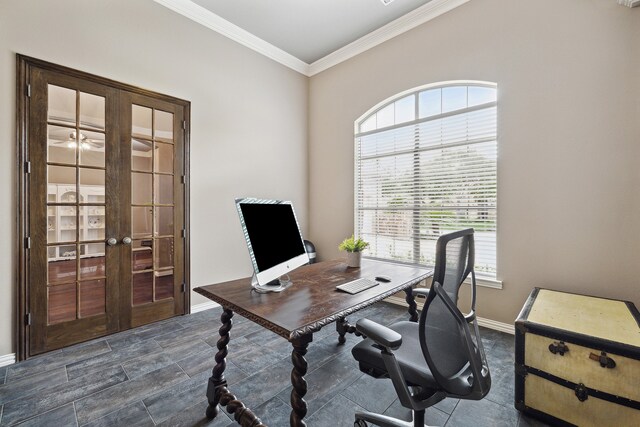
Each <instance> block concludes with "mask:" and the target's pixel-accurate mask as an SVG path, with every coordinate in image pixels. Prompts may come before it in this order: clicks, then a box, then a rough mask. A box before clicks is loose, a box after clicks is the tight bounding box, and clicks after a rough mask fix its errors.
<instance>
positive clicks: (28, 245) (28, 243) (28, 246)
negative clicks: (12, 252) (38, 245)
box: [24, 237, 31, 249]
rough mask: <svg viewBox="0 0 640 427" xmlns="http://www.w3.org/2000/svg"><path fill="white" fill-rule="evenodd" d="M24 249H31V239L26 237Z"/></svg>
mask: <svg viewBox="0 0 640 427" xmlns="http://www.w3.org/2000/svg"><path fill="white" fill-rule="evenodd" d="M24 247H25V248H27V249H31V237H25V239H24Z"/></svg>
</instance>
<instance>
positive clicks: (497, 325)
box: [385, 297, 516, 335]
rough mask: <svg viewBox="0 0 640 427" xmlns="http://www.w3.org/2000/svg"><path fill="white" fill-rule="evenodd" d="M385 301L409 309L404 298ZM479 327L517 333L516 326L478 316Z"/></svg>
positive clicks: (512, 333)
mask: <svg viewBox="0 0 640 427" xmlns="http://www.w3.org/2000/svg"><path fill="white" fill-rule="evenodd" d="M385 301H387V302H389V303H391V304H395V305H400V306H402V307H408V306H407V302H406V301H405V300H404V298H399V297H389V298H387V299H385ZM420 305H421V304H420V303H418V307H420ZM478 325H480V326H482V327H485V328H488V329H493V330H495V331H500V332H504V333H507V334H511V335H515V333H516V328H515V326H514V325H512V324H509V323H503V322H498V321H497V320H491V319H486V318H484V317H480V316H478Z"/></svg>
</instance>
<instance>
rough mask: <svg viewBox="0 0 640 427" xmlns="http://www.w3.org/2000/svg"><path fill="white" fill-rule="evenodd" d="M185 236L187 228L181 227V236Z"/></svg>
mask: <svg viewBox="0 0 640 427" xmlns="http://www.w3.org/2000/svg"><path fill="white" fill-rule="evenodd" d="M185 237H187V229H186V228H183V229H182V238H183V239H184V238H185Z"/></svg>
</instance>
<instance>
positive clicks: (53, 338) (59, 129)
mask: <svg viewBox="0 0 640 427" xmlns="http://www.w3.org/2000/svg"><path fill="white" fill-rule="evenodd" d="M17 61H18V85H17V88H18V94H17V104H18V110H17V111H18V156H19V165H20V168H19V178H18V184H19V212H18V217H19V218H18V228H19V230H18V234H19V236H20V242H21V243H22V242H23V244H21V243H19V244H18V246H19V250H18V252H19V261H20V262H19V269H20V271H19V272H18V275H19V284H18V286H19V289H18V292H17V295H18V310H17V311H18V322H17V323H18V331H17V341H18V346H17V347H18V358H19V360H22V359H25V358H28V357H30V356H33V355H36V354H40V353H43V352H47V351H51V350H54V349H58V348H62V347H66V346H69V345H71V344H75V343H78V342H82V341H86V340H90V339H93V338H96V337H99V336H103V335H108V334H112V333H115V332H118V331H122V330H126V329H130V328H133V327H136V326H140V325H144V324H147V323H151V322H155V321H158V320H162V319H166V318H169V317H173V316H176V315H181V314H185V313H186V312H187V311H188V307H189V292H188V289H189V277H188V271H189V269H188V265H189V253H188V247H189V245H188V242H189V227H188V197H187V195H188V176H189V174H188V165H189V162H188V155H187V153H188V142H189V138H188V129H189V123H188V122H189V109H190V104H189V102H188V101H184V100H180V99H177V98H173V97H169V96H166V95H161V94H157V93H153V92H150V91H147V90H142V89H139V88H136V87H133V86H129V85H125V84H122V83H118V82H114V81H111V80H108V79H105V78H102V77H97V76H94V75H90V74H86V73H83V72H80V71H77V70H72V69H68V68H65V67H61V66H58V65H54V64H51V63H47V62H44V61H40V60H37V59H33V58H29V57H25V56H21V55H18V58H17Z"/></svg>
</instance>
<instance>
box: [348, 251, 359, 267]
mask: <svg viewBox="0 0 640 427" xmlns="http://www.w3.org/2000/svg"><path fill="white" fill-rule="evenodd" d="M361 260H362V252H347V265H348V266H349V267H353V268H358V267H360V261H361Z"/></svg>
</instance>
